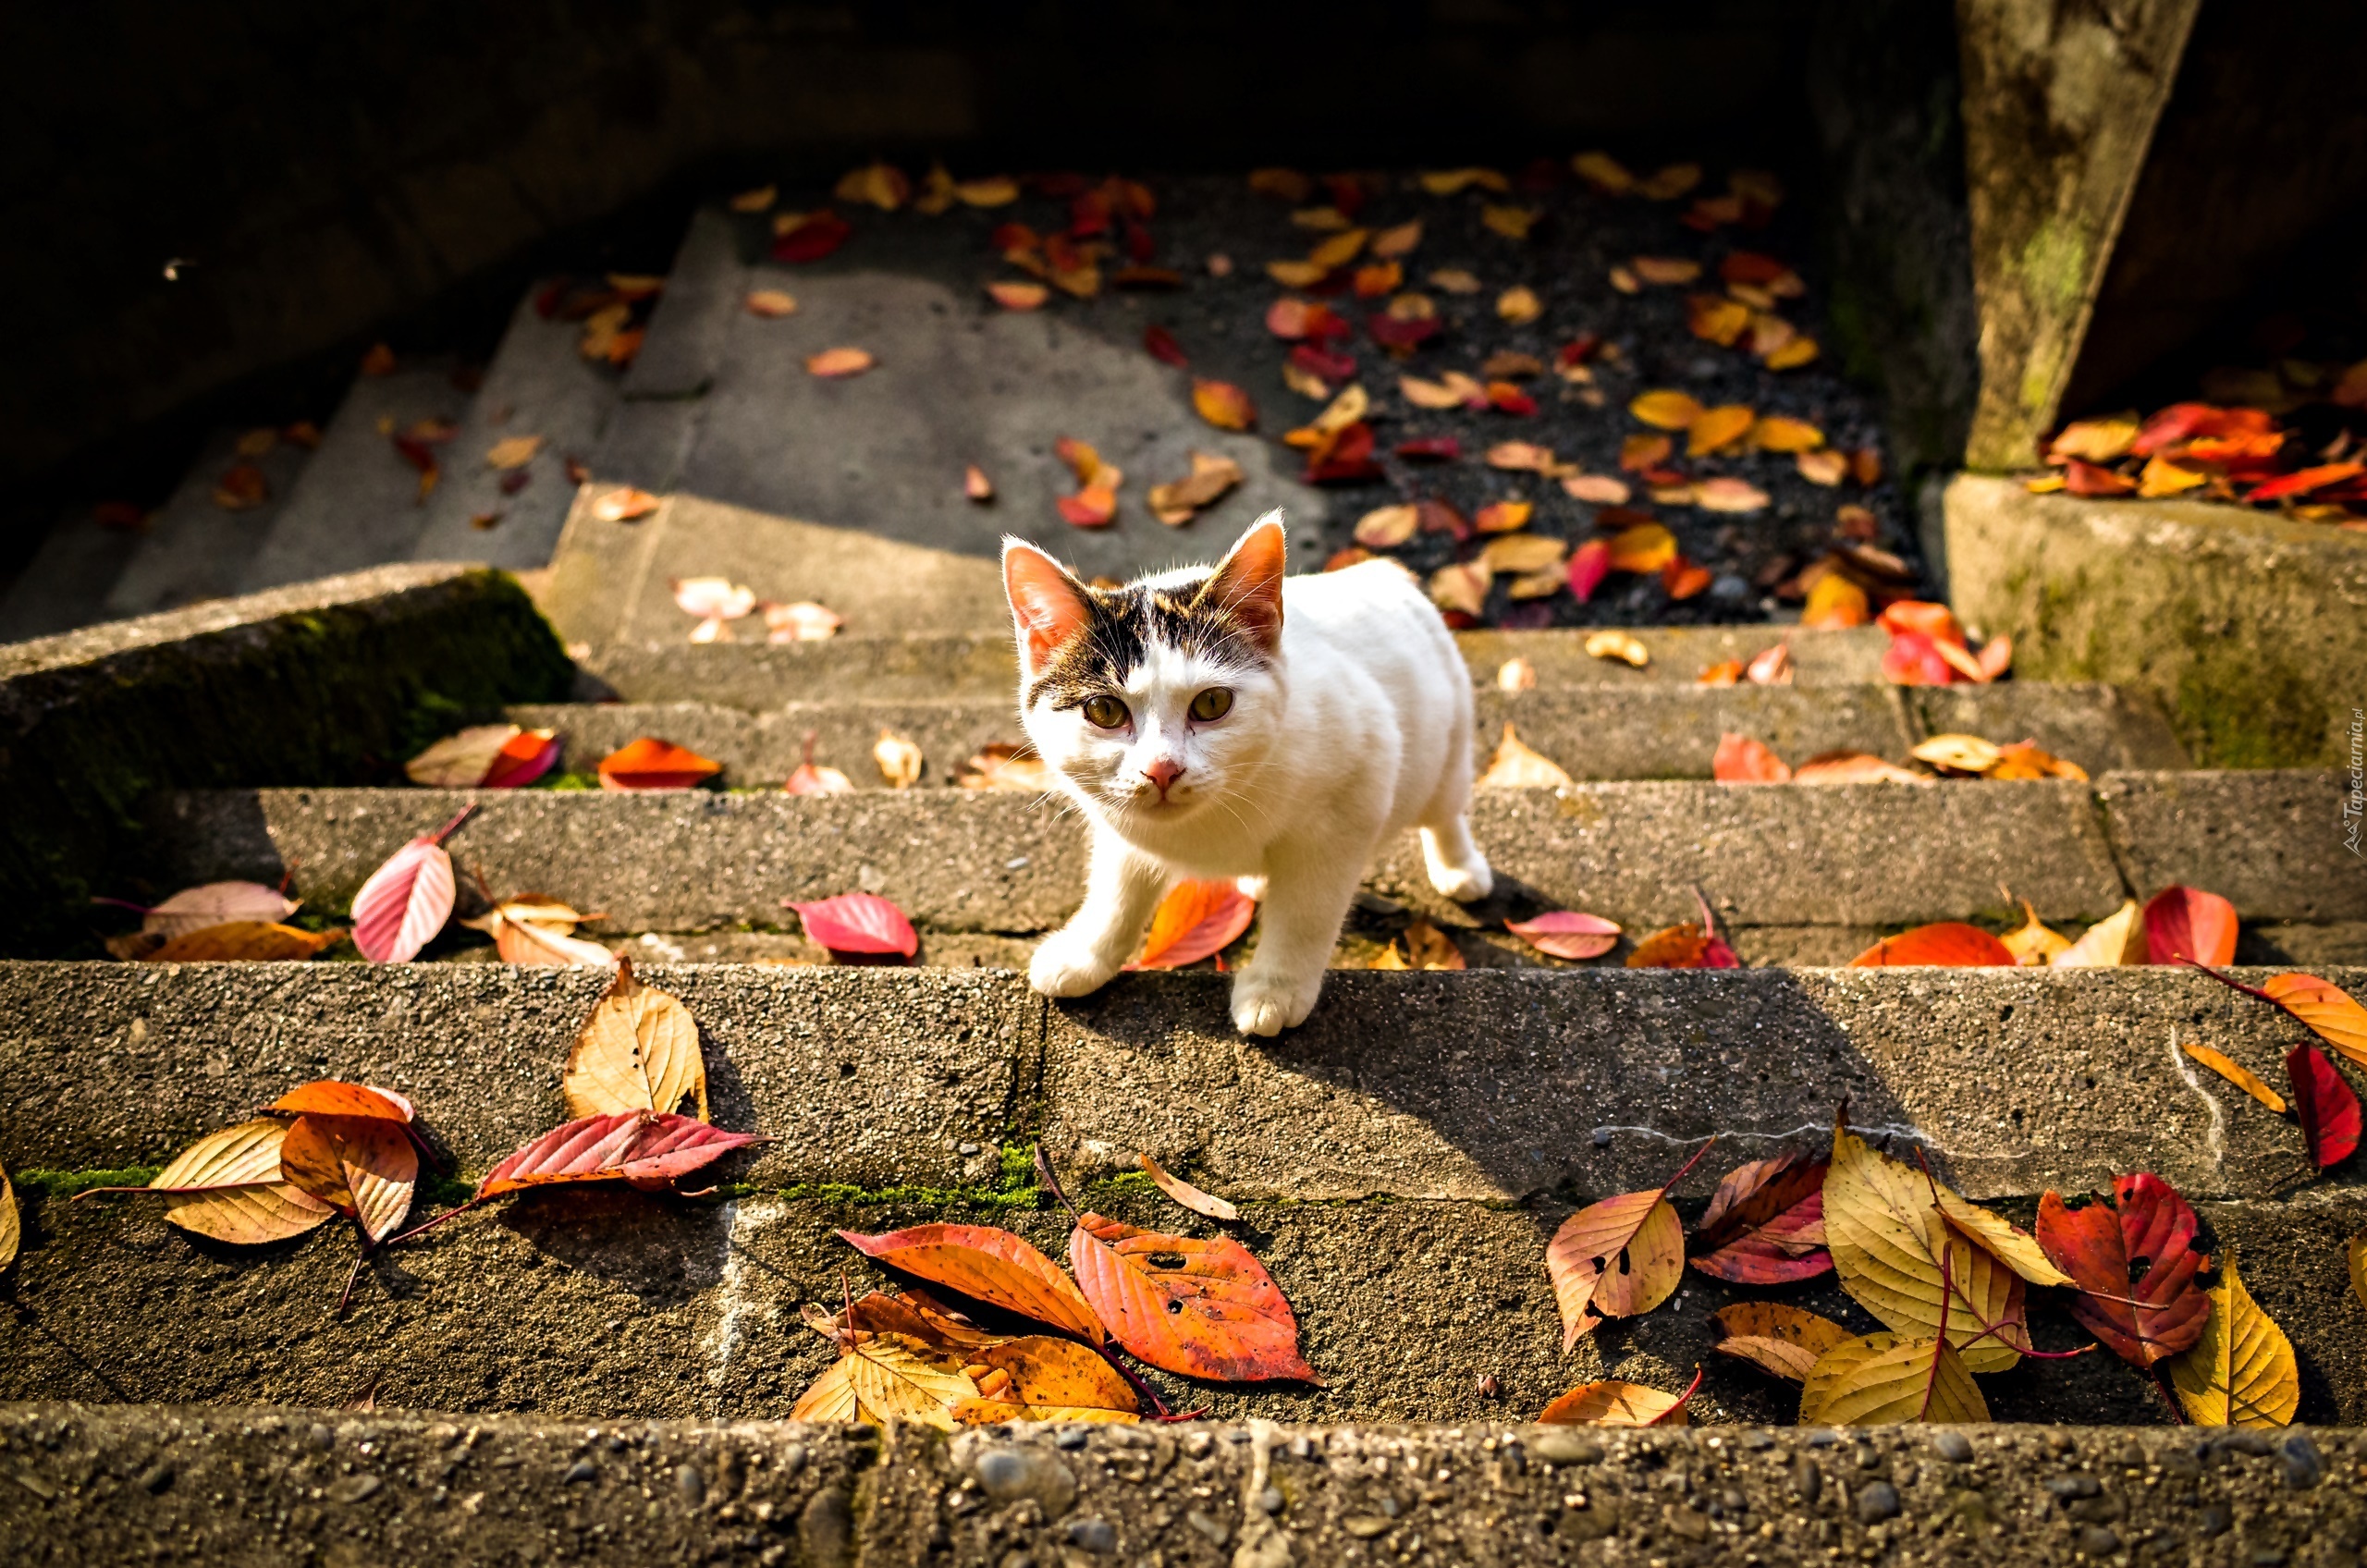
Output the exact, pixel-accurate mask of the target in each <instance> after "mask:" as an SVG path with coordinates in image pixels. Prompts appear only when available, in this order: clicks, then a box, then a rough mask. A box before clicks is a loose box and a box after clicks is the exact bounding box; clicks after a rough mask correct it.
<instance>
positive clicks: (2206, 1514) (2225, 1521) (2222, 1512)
mask: <svg viewBox="0 0 2367 1568" xmlns="http://www.w3.org/2000/svg"><path fill="white" fill-rule="evenodd" d="M2234 1522H2235V1521H2233V1520H2231V1519H2230V1518H2228V1517H2227V1511H2226V1509H2225V1508H2222V1507H2220V1506H2219V1504H2217V1503H2215V1502H2214V1503H2213V1504H2212V1505H2211V1506H2210V1507H2208V1508H2206V1509H2204V1510H2203V1511H2202V1513H2201V1514H2200V1515H2198V1516H2197V1517H2196V1519H2195V1521H2194V1527H2195V1528H2196V1529H2198V1530H2200V1531H2201V1532H2202V1533H2203V1534H2204V1535H2206V1536H2224V1535H2226V1533H2227V1526H2228V1525H2231V1524H2233V1523H2234Z"/></svg>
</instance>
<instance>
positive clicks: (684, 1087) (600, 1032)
mask: <svg viewBox="0 0 2367 1568" xmlns="http://www.w3.org/2000/svg"><path fill="white" fill-rule="evenodd" d="M559 1092H560V1094H561V1095H563V1096H565V1097H566V1100H567V1114H568V1116H569V1118H570V1120H580V1119H582V1118H583V1117H587V1116H607V1115H611V1114H613V1113H615V1112H617V1111H620V1110H647V1111H663V1112H677V1111H680V1110H681V1108H682V1102H683V1101H684V1100H686V1099H687V1100H692V1101H693V1102H695V1103H696V1105H697V1106H698V1119H699V1120H700V1121H705V1120H706V1119H707V1104H706V1058H705V1054H704V1053H702V1052H701V1051H700V1049H699V1026H698V1021H697V1020H695V1019H693V1017H692V1016H691V1010H690V1009H688V1008H686V1007H684V1006H683V1005H682V1004H681V1001H680V1000H679V999H678V998H674V997H672V996H669V995H668V994H667V993H666V992H664V991H661V990H658V989H656V987H655V986H644V985H643V984H642V983H641V982H640V980H639V979H638V978H636V977H635V976H634V974H633V972H632V961H631V960H619V961H618V962H617V977H616V979H615V980H614V981H612V982H610V984H609V986H608V991H607V995H606V996H604V997H602V998H600V1000H599V1001H598V1003H597V1004H595V1006H594V1007H593V1009H592V1015H591V1016H590V1017H589V1018H587V1019H585V1020H584V1021H583V1028H582V1029H581V1030H580V1031H578V1032H577V1034H576V1036H575V1044H574V1045H573V1046H572V1047H570V1048H569V1050H568V1053H567V1069H566V1072H564V1073H562V1074H561V1075H560V1078H559Z"/></svg>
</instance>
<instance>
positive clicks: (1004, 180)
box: [953, 175, 1019, 207]
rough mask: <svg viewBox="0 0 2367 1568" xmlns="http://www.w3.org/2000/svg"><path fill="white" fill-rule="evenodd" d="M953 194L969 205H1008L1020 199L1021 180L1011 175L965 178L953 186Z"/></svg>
mask: <svg viewBox="0 0 2367 1568" xmlns="http://www.w3.org/2000/svg"><path fill="white" fill-rule="evenodd" d="M953 194H954V196H955V197H956V198H957V199H959V200H960V201H961V202H962V204H963V205H964V206H967V207H1007V206H1009V205H1011V204H1012V202H1016V201H1018V200H1019V181H1017V180H1015V179H1013V178H1011V177H1010V176H1009V175H992V176H989V177H988V178H985V179H965V180H962V181H960V182H959V183H957V184H956V185H955V186H954V187H953Z"/></svg>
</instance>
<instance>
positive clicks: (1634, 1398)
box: [1537, 1373, 1701, 1427]
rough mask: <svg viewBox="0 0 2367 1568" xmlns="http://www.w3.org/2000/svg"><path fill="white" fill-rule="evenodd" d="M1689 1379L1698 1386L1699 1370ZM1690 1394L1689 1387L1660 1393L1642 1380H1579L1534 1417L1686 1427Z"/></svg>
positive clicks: (1548, 1422) (1582, 1423)
mask: <svg viewBox="0 0 2367 1568" xmlns="http://www.w3.org/2000/svg"><path fill="white" fill-rule="evenodd" d="M1693 1382H1694V1386H1695V1387H1696V1388H1698V1387H1699V1386H1700V1382H1701V1378H1700V1375H1699V1373H1696V1374H1695V1375H1694V1378H1693ZM1692 1397H1693V1390H1692V1389H1687V1390H1685V1392H1683V1393H1681V1394H1672V1393H1663V1392H1662V1391H1661V1390H1658V1389H1654V1388H1648V1387H1646V1386H1645V1385H1644V1384H1642V1383H1629V1382H1625V1381H1623V1380H1621V1379H1619V1378H1605V1379H1603V1380H1602V1381H1601V1382H1599V1383H1580V1384H1579V1385H1578V1386H1577V1387H1576V1388H1575V1389H1572V1390H1570V1391H1569V1392H1568V1393H1565V1394H1564V1395H1563V1396H1562V1397H1561V1398H1559V1399H1557V1400H1555V1401H1554V1402H1553V1403H1551V1404H1549V1405H1547V1406H1546V1407H1545V1408H1544V1409H1543V1410H1541V1411H1539V1413H1538V1416H1537V1419H1538V1423H1539V1425H1540V1426H1556V1425H1568V1426H1577V1427H1687V1426H1691V1425H1692V1422H1691V1420H1690V1418H1689V1417H1687V1416H1686V1414H1685V1402H1686V1400H1688V1399H1690V1398H1692Z"/></svg>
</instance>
